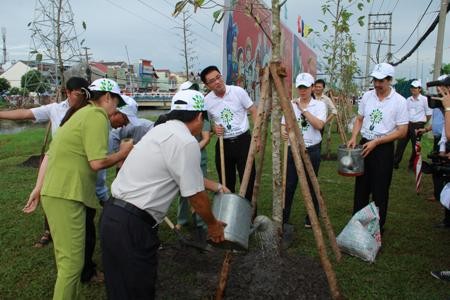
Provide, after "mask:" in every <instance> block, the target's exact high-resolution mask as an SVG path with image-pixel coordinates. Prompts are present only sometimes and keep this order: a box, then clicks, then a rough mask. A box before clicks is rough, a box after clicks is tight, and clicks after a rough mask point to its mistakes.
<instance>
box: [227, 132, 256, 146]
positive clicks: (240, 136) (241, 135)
mask: <svg viewBox="0 0 450 300" xmlns="http://www.w3.org/2000/svg"><path fill="white" fill-rule="evenodd" d="M249 135H250V132H249V131H248V130H247V131H246V132H244V133H242V134H240V135H238V136H234V137H231V138H226V139H223V141H224V142H228V143H234V142H237V141H239V140H240V139H241V138H243V137H245V136H249Z"/></svg>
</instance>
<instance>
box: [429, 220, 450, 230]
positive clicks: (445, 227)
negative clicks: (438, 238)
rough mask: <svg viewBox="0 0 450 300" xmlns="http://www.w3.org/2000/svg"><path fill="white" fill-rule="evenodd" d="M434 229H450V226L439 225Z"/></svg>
mask: <svg viewBox="0 0 450 300" xmlns="http://www.w3.org/2000/svg"><path fill="white" fill-rule="evenodd" d="M433 227H434V228H438V229H450V224H447V223H444V222H442V223H439V224H436V225H434V226H433Z"/></svg>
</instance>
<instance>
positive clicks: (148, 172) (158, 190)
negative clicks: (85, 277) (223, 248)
mask: <svg viewBox="0 0 450 300" xmlns="http://www.w3.org/2000/svg"><path fill="white" fill-rule="evenodd" d="M205 116H207V115H206V111H205V108H204V97H203V95H202V94H201V93H200V92H197V91H193V90H186V91H180V92H178V93H177V94H175V96H174V97H173V99H172V105H171V112H169V113H168V114H167V115H166V117H167V121H166V122H165V123H164V124H160V125H158V126H156V127H155V128H153V129H152V130H150V131H149V132H148V133H147V134H146V135H145V136H144V137H143V138H142V139H141V141H140V142H139V143H137V144H136V145H135V146H134V148H133V150H132V151H131V152H130V154H129V155H128V157H127V159H126V160H125V162H124V164H123V166H122V168H121V169H120V171H119V173H118V174H117V177H116V179H115V180H114V182H113V183H112V186H111V194H112V197H111V199H110V200H109V201H108V202H106V204H105V206H104V209H103V214H102V218H101V224H100V238H101V243H102V250H103V251H102V257H103V266H104V271H105V283H106V291H107V296H108V299H110V300H114V299H154V298H155V284H156V274H157V265H158V259H157V250H158V247H159V239H158V233H157V225H158V224H159V223H161V222H162V220H163V219H164V217H165V216H166V214H167V211H168V210H169V206H170V204H171V203H172V201H173V200H174V199H175V198H176V195H177V194H178V193H180V194H181V196H183V197H187V198H188V199H189V202H190V204H191V205H192V207H193V208H194V210H195V211H196V212H197V213H198V214H199V215H200V216H201V217H202V219H203V220H204V221H205V223H206V224H207V225H208V234H209V236H210V238H211V239H212V241H213V242H221V241H223V240H224V230H223V226H224V223H222V222H220V221H218V220H217V219H216V218H215V217H214V215H213V214H212V211H211V207H210V204H209V201H208V195H207V193H206V192H205V185H204V178H203V174H202V170H201V168H200V147H199V144H198V142H197V140H196V139H195V137H194V135H198V134H200V133H201V130H202V127H203V120H204V118H205ZM218 188H219V187H218Z"/></svg>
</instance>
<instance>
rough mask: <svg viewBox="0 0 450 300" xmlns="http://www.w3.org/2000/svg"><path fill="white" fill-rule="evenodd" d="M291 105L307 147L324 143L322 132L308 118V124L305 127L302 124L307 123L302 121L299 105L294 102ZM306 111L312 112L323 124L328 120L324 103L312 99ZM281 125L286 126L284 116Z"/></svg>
mask: <svg viewBox="0 0 450 300" xmlns="http://www.w3.org/2000/svg"><path fill="white" fill-rule="evenodd" d="M291 104H292V109H293V110H294V114H295V118H296V120H297V123H298V127H299V128H300V130H301V131H302V134H303V140H304V141H305V146H306V147H309V146H313V145H316V144H318V143H320V142H321V141H322V134H320V130H318V129H316V128H314V127H313V126H312V125H311V124H310V123H309V122H308V120H307V119H306V118H305V121H306V124H305V126H302V123H305V122H303V120H302V112H301V111H300V109H299V108H298V105H297V104H296V103H295V101H294V100H292V101H291ZM306 110H307V111H308V112H310V113H311V114H312V115H313V116H314V117H316V118H318V119H319V120H321V121H323V122H325V121H326V120H327V106H326V105H325V103H324V102H322V101H319V100H315V99H312V98H311V101H309V103H308V106H307V107H306ZM281 124H283V125H284V124H286V120H285V118H284V116H283V118H282V119H281ZM289 144H290V142H289Z"/></svg>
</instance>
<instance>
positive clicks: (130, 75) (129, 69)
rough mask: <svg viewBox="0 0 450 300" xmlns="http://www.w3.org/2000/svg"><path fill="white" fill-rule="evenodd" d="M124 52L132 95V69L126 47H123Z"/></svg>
mask: <svg viewBox="0 0 450 300" xmlns="http://www.w3.org/2000/svg"><path fill="white" fill-rule="evenodd" d="M125 52H126V53H127V59H128V79H129V80H130V86H131V93H132V94H133V92H134V87H133V75H134V74H133V72H132V68H131V65H130V56H129V55H128V47H127V45H125Z"/></svg>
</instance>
